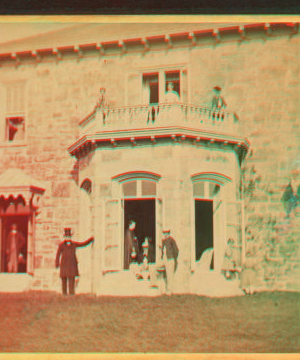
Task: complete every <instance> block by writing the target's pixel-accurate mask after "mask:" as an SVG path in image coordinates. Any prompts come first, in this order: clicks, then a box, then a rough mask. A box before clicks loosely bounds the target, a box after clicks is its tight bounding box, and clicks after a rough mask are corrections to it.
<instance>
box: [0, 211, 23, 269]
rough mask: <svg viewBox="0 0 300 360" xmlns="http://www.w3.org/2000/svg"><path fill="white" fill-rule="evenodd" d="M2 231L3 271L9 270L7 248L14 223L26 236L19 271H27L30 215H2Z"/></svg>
mask: <svg viewBox="0 0 300 360" xmlns="http://www.w3.org/2000/svg"><path fill="white" fill-rule="evenodd" d="M1 224H2V231H1V250H2V251H1V272H8V261H9V258H8V254H7V252H6V249H7V237H8V234H9V232H10V231H11V229H12V224H16V225H17V231H19V232H20V233H21V234H22V235H23V237H24V238H25V243H24V245H23V246H22V248H21V249H20V253H21V254H22V255H23V256H22V257H21V258H20V259H19V263H18V273H26V272H27V242H28V240H27V239H28V215H19V216H17V215H15V216H3V217H1Z"/></svg>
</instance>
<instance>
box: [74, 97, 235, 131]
mask: <svg viewBox="0 0 300 360" xmlns="http://www.w3.org/2000/svg"><path fill="white" fill-rule="evenodd" d="M237 125H238V117H237V116H236V115H235V114H234V113H229V112H226V111H223V110H219V111H218V110H212V109H207V108H203V107H199V106H194V105H187V104H181V103H178V104H154V105H153V104H151V105H141V106H134V107H133V106H127V107H123V108H108V109H104V110H102V109H95V110H94V111H93V112H92V113H91V114H89V115H88V116H87V117H86V118H84V119H83V120H82V121H81V122H80V127H81V135H86V134H91V133H97V132H102V131H106V130H108V131H117V130H125V129H137V128H151V127H168V126H189V127H193V128H198V129H203V130H205V131H219V132H224V133H235V132H237Z"/></svg>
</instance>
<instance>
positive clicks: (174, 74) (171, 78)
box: [165, 71, 180, 95]
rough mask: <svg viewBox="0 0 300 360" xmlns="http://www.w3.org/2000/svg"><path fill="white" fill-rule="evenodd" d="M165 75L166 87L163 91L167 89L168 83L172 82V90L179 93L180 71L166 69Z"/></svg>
mask: <svg viewBox="0 0 300 360" xmlns="http://www.w3.org/2000/svg"><path fill="white" fill-rule="evenodd" d="M165 75H166V84H165V85H166V88H165V91H167V90H168V84H169V83H172V84H173V88H174V91H176V92H177V93H178V94H179V95H180V71H167V72H165Z"/></svg>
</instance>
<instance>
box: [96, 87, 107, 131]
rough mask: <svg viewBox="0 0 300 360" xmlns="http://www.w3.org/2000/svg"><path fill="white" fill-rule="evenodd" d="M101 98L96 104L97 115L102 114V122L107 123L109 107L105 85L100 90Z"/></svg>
mask: <svg viewBox="0 0 300 360" xmlns="http://www.w3.org/2000/svg"><path fill="white" fill-rule="evenodd" d="M99 93H100V94H99V99H98V101H97V104H96V106H95V111H96V116H97V117H98V115H100V117H101V119H100V120H101V122H102V123H103V124H105V121H106V117H107V109H108V100H107V96H106V89H105V88H104V87H101V88H100V92H99Z"/></svg>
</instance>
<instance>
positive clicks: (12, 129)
mask: <svg viewBox="0 0 300 360" xmlns="http://www.w3.org/2000/svg"><path fill="white" fill-rule="evenodd" d="M5 94H6V101H5V140H7V141H20V140H25V82H24V81H22V82H16V83H11V84H6V86H5Z"/></svg>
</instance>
